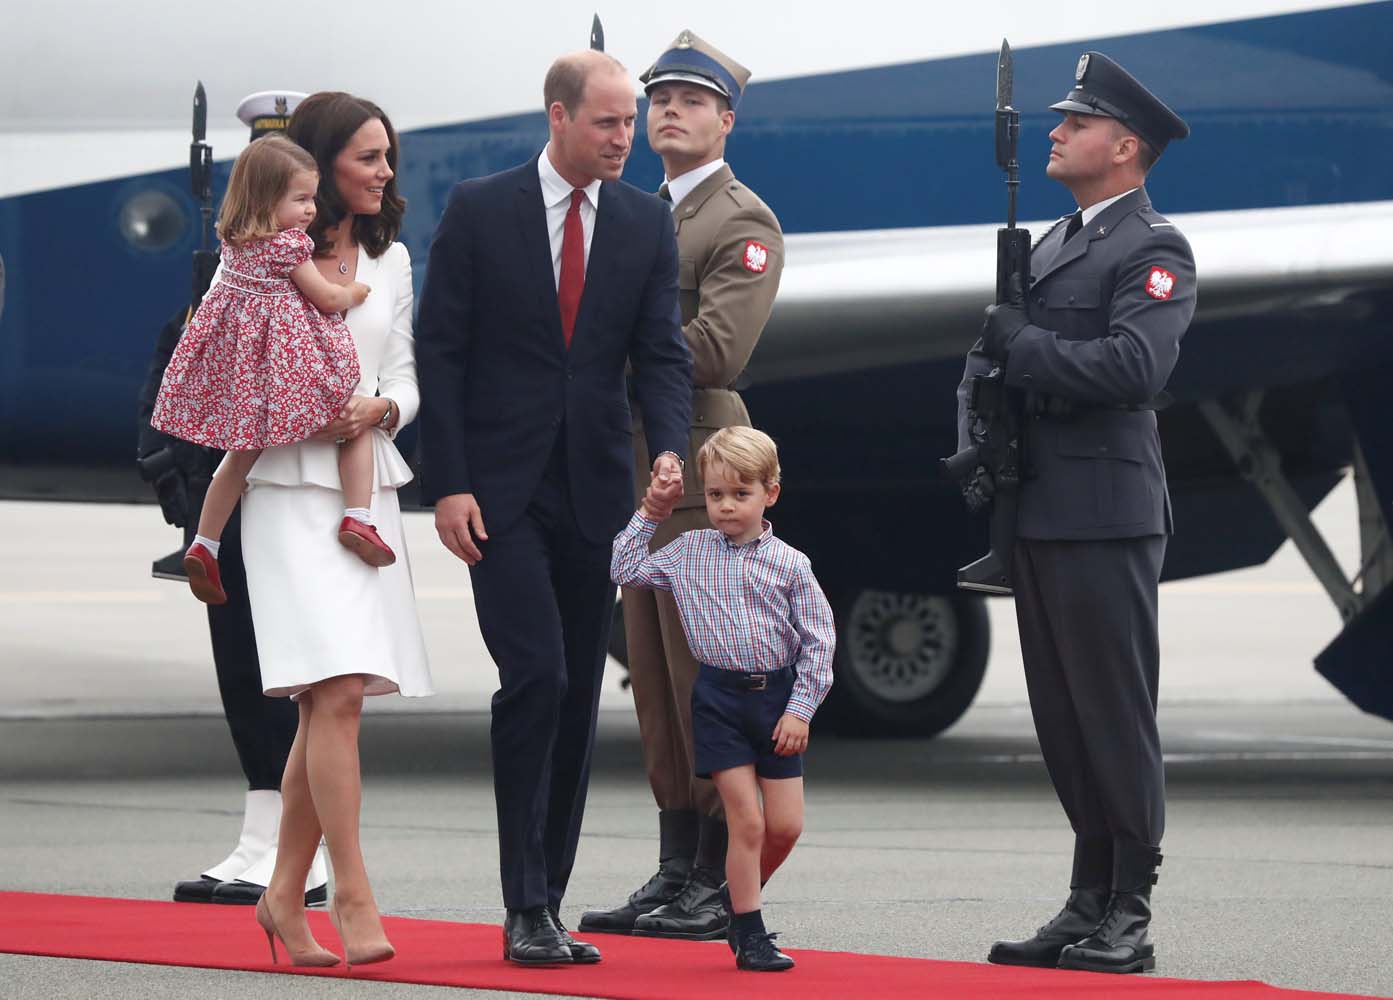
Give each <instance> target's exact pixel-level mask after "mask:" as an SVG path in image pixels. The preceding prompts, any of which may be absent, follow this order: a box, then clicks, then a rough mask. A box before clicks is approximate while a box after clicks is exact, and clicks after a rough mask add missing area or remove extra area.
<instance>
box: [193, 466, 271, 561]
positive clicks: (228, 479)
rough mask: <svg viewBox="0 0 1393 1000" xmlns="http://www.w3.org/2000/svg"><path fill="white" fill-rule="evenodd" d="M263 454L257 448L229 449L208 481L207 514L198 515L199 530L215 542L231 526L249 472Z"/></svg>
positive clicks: (204, 505)
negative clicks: (233, 511) (244, 449)
mask: <svg viewBox="0 0 1393 1000" xmlns="http://www.w3.org/2000/svg"><path fill="white" fill-rule="evenodd" d="M260 455H261V449H259V448H258V449H256V450H254V451H229V452H228V453H227V459H226V460H225V461H224V462H222V464H220V465H219V466H218V471H217V472H215V473H213V481H212V482H211V483H209V484H208V495H207V496H206V497H204V499H203V513H201V514H200V515H199V516H198V533H199V534H200V535H202V536H203V537H204V538H211V539H212V540H213V541H215V542H216V541H220V540H221V539H222V530H223V528H225V527H227V519H228V518H230V517H231V516H232V510H233V508H234V507H236V506H237V501H238V500H240V499H241V498H242V491H243V490H245V489H246V488H247V473H249V472H251V469H252V466H253V465H255V464H256V460H257V458H258V457H259V456H260Z"/></svg>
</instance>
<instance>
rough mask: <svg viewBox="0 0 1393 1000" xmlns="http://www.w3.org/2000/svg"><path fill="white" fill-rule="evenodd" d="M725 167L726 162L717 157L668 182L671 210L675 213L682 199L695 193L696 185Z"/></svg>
mask: <svg viewBox="0 0 1393 1000" xmlns="http://www.w3.org/2000/svg"><path fill="white" fill-rule="evenodd" d="M725 165H726V161H725V160H723V159H721V158H719V157H717V158H716V159H714V160H712V161H711V162H710V163H703V164H702V165H701V166H699V167H694V168H693V169H691V170H688V171H687V172H686V173H685V174H681V175H679V176H677V177H674V178H672V179H670V180H668V182H667V193H668V197H669V198H671V199H672V210H673V211H674V212H675V211H677V206H678V205H680V204H681V203H682V199H683V198H685V197H687V195H689V194H691V193H692V192H693V191H695V190H696V188H697V185H698V184H700V183H701V182H702V181H704V180H706V178H708V177H710V176H711V175H712V174H714V173H715V172H716V171H717V170H720V169H721V168H722V167H724V166H725Z"/></svg>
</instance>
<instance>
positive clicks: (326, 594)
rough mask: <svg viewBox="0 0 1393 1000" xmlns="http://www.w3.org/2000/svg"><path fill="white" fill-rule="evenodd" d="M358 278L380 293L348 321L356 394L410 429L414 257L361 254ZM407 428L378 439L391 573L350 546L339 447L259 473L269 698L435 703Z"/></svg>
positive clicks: (303, 450) (258, 616)
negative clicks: (338, 693)
mask: <svg viewBox="0 0 1393 1000" xmlns="http://www.w3.org/2000/svg"><path fill="white" fill-rule="evenodd" d="M356 280H358V281H361V282H363V283H364V284H366V285H368V286H369V287H371V288H372V294H371V295H369V296H368V298H367V301H365V302H364V303H363V304H362V305H361V306H358V307H356V308H354V309H352V310H350V311H349V312H348V315H347V317H346V321H347V324H348V329H349V332H351V333H352V335H353V341H354V344H355V345H356V347H357V350H358V365H359V368H360V370H361V376H362V381H361V382H360V383H359V386H358V389H357V391H356V395H361V396H372V395H382V396H387V397H390V398H391V399H392V401H393V402H395V403H396V405H397V407H398V408H399V410H400V418H399V420H398V423H397V426H396V428H395V430H400V429H401V428H402V427H404V426H405V425H406V424H408V423H410V422H411V421H412V420H413V419H415V417H416V411H417V410H418V409H419V406H420V393H419V391H418V389H417V387H416V359H415V352H414V344H413V340H412V332H411V307H412V287H411V258H410V255H409V254H408V253H407V251H406V247H405V246H403V245H402V244H400V243H393V244H392V245H391V246H390V247H388V248H387V250H386V251H385V252H384V253H383V254H382V256H381V257H378V258H376V259H374V258H371V257H369V256H368V255H367V254H366V253H364V252H363V251H362V250H361V248H360V249H359V253H358V273H357V279H356ZM395 430H394V432H393V435H389V434H388V433H387V432H386V431H383V430H380V429H377V428H374V429H372V430H370V431H368V432H367V433H369V434H371V435H372V436H373V461H374V463H375V466H376V478H375V482H374V485H373V494H372V513H373V518H374V519H375V520H376V522H377V530H378V532H379V533H380V534H381V535H382V538H383V540H384V541H386V543H387V544H388V545H390V546H391V547H392V549H393V551H395V552H396V554H397V561H396V562H395V563H393V564H392V565H391V566H385V567H383V568H381V569H376V568H374V567H371V566H368V565H367V564H365V563H364V562H363V561H362V560H360V559H359V558H358V557H357V556H355V555H354V554H353V553H352V552H350V551H349V550H348V549H346V548H344V547H343V546H342V545H340V544H339V541H338V525H339V521H340V520H341V519H342V518H343V507H344V503H343V493H342V492H341V488H340V484H339V470H338V449H337V447H336V446H335V445H334V444H332V443H330V442H326V441H302V442H299V443H297V444H289V445H284V446H282V447H279V448H268V449H266V450H265V451H263V452H262V453H261V457H260V458H258V459H257V461H256V464H255V465H253V466H252V470H251V473H250V474H249V475H248V477H247V492H246V493H245V494H243V496H242V550H243V555H244V558H245V561H246V567H247V592H248V596H249V598H250V600H251V609H252V620H253V623H254V625H255V628H256V650H257V655H258V657H259V658H260V660H261V687H262V690H264V691H265V692H266V694H268V695H271V696H285V695H288V696H290V697H292V698H294V697H296V696H297V695H299V694H300V693H301V692H303V691H304V690H305V689H306V688H308V687H309V686H310V685H312V684H314V683H316V682H318V681H322V680H324V679H326V678H329V677H338V676H341V675H344V674H363V675H365V676H366V678H367V685H366V689H365V691H366V693H367V694H370V695H375V694H390V693H392V692H394V691H397V692H400V693H401V694H403V695H405V696H407V697H412V698H415V697H422V696H425V695H430V694H433V693H434V690H433V688H432V686H431V676H430V666H429V664H428V662H427V659H426V647H425V642H424V640H423V639H422V636H421V625H420V620H419V618H418V616H417V613H416V595H415V590H414V587H413V584H412V580H411V560H410V558H409V556H408V553H407V551H406V539H405V537H404V536H403V534H402V522H401V508H400V506H399V505H398V503H397V488H398V487H400V486H402V485H403V484H405V483H407V482H410V480H411V470H410V468H409V467H408V466H407V464H406V461H405V459H403V458H402V457H401V453H400V452H398V451H397V448H396V445H395V444H393V443H392V436H394V434H395Z"/></svg>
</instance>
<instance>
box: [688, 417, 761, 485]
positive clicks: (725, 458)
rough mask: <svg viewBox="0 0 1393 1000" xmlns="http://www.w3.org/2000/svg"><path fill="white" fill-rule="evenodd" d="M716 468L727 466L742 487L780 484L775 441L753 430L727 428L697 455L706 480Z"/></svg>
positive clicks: (713, 435) (711, 438) (712, 436)
mask: <svg viewBox="0 0 1393 1000" xmlns="http://www.w3.org/2000/svg"><path fill="white" fill-rule="evenodd" d="M713 465H724V466H725V467H726V468H728V469H730V470H731V471H732V472H734V473H735V474H736V476H738V477H739V478H740V481H741V482H742V483H762V484H764V485H765V486H773V485H774V484H775V483H777V482H778V481H779V449H778V446H777V445H775V444H774V439H773V438H771V437H770V436H769V435H768V434H766V433H764V432H763V431H757V430H755V429H754V428H753V427H723V428H721V429H720V430H718V431H717V432H716V433H715V434H712V435H711V436H710V437H709V438H707V439H706V443H705V444H703V445H702V446H701V450H700V451H699V452H697V471H698V472H700V473H701V476H702V478H703V479H705V478H706V473H707V470H709V469H710V468H711V467H712V466H713Z"/></svg>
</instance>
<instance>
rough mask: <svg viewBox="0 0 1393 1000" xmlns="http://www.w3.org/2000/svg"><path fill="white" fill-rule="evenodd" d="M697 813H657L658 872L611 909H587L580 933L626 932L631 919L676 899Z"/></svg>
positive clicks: (687, 870)
mask: <svg viewBox="0 0 1393 1000" xmlns="http://www.w3.org/2000/svg"><path fill="white" fill-rule="evenodd" d="M697 829H698V824H697V815H696V812H695V811H694V810H691V809H664V810H661V811H660V812H659V813H658V871H657V873H656V874H655V875H654V876H653V877H652V878H650V879H649V880H648V881H647V882H645V883H644V884H643V886H641V887H640V888H638V889H636V890H634V891H633V892H632V893H630V894H629V898H628V900H627V901H625V902H624V904H623V905H622V906H617V907H615V908H614V909H612V910H587V911H586V912H585V913H584V914H582V915H581V918H580V927H579V928H578V930H580V932H581V933H582V934H596V933H604V934H630V933H632V932H633V929H634V922H635V921H636V920H638V918H639V917H641V916H643V915H644V914H645V913H651V912H652V911H653V910H656V909H657V908H658V907H660V906H662V905H664V904H665V903H670V902H672V901H673V900H674V899H676V898H677V897H678V896H679V895H680V894H681V892H682V890H683V888H684V887H685V886H686V885H687V881H688V879H689V877H690V876H691V874H692V863H693V859H694V857H695V855H696V849H697Z"/></svg>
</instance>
